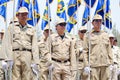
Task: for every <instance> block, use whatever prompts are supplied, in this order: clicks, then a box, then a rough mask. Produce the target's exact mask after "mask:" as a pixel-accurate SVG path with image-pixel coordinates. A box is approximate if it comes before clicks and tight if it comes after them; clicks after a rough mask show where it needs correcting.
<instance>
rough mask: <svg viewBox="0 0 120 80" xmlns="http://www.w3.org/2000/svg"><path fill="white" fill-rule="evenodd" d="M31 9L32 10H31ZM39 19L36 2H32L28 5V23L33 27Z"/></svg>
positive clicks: (35, 0)
mask: <svg viewBox="0 0 120 80" xmlns="http://www.w3.org/2000/svg"><path fill="white" fill-rule="evenodd" d="M32 8H33V9H32ZM39 19H40V12H39V7H38V2H37V0H34V1H33V3H30V6H29V14H28V21H27V22H28V23H29V24H30V25H32V26H35V25H36V24H37V23H38V21H39Z"/></svg>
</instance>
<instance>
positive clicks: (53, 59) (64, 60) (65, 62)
mask: <svg viewBox="0 0 120 80" xmlns="http://www.w3.org/2000/svg"><path fill="white" fill-rule="evenodd" d="M52 60H53V61H56V62H59V63H66V62H68V61H70V59H67V60H64V61H61V60H57V59H54V58H52Z"/></svg>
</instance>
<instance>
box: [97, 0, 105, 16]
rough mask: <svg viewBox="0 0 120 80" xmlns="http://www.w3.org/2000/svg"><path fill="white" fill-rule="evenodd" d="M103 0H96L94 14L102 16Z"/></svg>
mask: <svg viewBox="0 0 120 80" xmlns="http://www.w3.org/2000/svg"><path fill="white" fill-rule="evenodd" d="M104 9H105V7H104V0H98V5H97V8H96V11H95V14H99V15H101V16H102V17H103V18H104Z"/></svg>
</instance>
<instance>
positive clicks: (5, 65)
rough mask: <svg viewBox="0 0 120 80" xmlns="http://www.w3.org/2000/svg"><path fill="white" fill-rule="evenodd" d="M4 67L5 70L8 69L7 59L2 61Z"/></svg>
mask: <svg viewBox="0 0 120 80" xmlns="http://www.w3.org/2000/svg"><path fill="white" fill-rule="evenodd" d="M2 68H3V69H4V70H7V69H8V65H7V63H6V62H5V61H2Z"/></svg>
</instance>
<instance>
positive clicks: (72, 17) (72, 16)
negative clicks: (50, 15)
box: [66, 0, 81, 32]
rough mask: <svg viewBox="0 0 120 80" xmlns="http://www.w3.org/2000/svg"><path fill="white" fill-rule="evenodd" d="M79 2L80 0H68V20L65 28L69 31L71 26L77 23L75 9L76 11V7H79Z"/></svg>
mask: <svg viewBox="0 0 120 80" xmlns="http://www.w3.org/2000/svg"><path fill="white" fill-rule="evenodd" d="M77 1H78V2H77ZM80 4H81V0H69V3H68V16H69V20H68V23H67V28H66V29H67V31H68V32H70V31H71V30H72V28H73V26H74V25H75V24H76V23H77V20H76V19H77V15H76V11H77V7H79V6H80Z"/></svg>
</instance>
